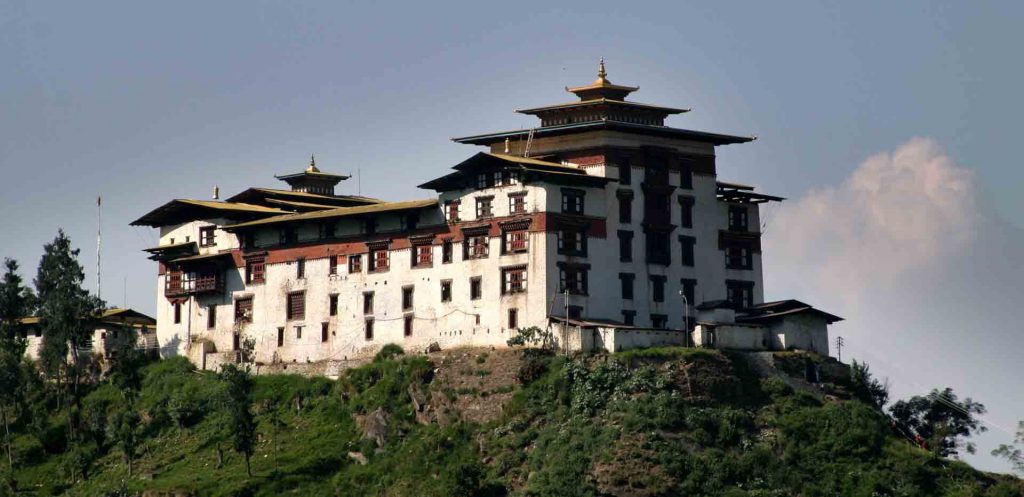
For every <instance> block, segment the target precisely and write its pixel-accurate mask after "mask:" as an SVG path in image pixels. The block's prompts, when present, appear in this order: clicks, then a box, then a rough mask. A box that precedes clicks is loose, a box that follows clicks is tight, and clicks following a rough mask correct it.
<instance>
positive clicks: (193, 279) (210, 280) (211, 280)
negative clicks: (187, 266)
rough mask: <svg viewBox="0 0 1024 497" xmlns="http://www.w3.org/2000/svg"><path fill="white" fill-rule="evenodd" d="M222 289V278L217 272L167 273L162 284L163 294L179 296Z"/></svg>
mask: <svg viewBox="0 0 1024 497" xmlns="http://www.w3.org/2000/svg"><path fill="white" fill-rule="evenodd" d="M223 290H224V278H222V277H221V276H220V275H219V274H194V273H187V274H182V273H177V274H174V273H172V274H169V275H168V277H167V283H166V284H165V285H164V295H165V296H167V297H180V296H184V295H199V294H203V293H213V292H221V291H223Z"/></svg>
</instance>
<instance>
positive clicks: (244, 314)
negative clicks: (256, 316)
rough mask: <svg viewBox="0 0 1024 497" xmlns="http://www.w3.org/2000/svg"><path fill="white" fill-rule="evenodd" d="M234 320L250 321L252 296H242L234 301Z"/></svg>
mask: <svg viewBox="0 0 1024 497" xmlns="http://www.w3.org/2000/svg"><path fill="white" fill-rule="evenodd" d="M235 322H236V323H250V322H252V297H242V298H240V299H238V300H236V301H235Z"/></svg>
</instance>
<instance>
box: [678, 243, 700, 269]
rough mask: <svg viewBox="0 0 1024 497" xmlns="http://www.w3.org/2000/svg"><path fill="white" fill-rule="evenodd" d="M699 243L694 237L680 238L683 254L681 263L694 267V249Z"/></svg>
mask: <svg viewBox="0 0 1024 497" xmlns="http://www.w3.org/2000/svg"><path fill="white" fill-rule="evenodd" d="M696 243H697V239H696V238H694V237H692V236H680V237H679V245H680V247H681V248H682V254H681V255H680V263H681V264H682V265H684V266H688V267H693V264H694V255H693V247H694V245H695V244H696Z"/></svg>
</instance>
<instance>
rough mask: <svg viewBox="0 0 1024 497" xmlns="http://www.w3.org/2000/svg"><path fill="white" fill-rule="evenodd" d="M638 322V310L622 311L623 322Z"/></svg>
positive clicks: (625, 323)
mask: <svg viewBox="0 0 1024 497" xmlns="http://www.w3.org/2000/svg"><path fill="white" fill-rule="evenodd" d="M634 323H636V311H622V324H624V325H626V326H633V325H634Z"/></svg>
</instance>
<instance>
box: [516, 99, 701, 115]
mask: <svg viewBox="0 0 1024 497" xmlns="http://www.w3.org/2000/svg"><path fill="white" fill-rule="evenodd" d="M601 104H612V105H624V106H627V107H639V108H643V109H650V110H660V111H664V112H666V113H668V114H682V113H685V112H690V110H692V109H680V108H676V107H664V106H661V105H654V104H645V103H641V102H631V101H626V100H615V99H611V98H604V97H602V98H592V99H590V100H580V101H576V102H566V103H561V104H551V105H545V106H541V107H531V108H528V109H516V112H518V113H520V114H528V115H532V114H535V113H537V112H542V111H546V110H557V109H565V108H570V107H588V106H592V105H601Z"/></svg>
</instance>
